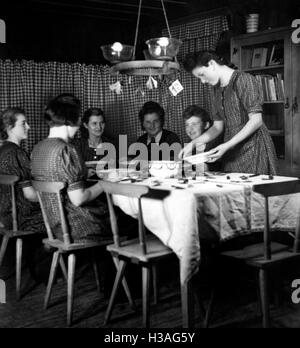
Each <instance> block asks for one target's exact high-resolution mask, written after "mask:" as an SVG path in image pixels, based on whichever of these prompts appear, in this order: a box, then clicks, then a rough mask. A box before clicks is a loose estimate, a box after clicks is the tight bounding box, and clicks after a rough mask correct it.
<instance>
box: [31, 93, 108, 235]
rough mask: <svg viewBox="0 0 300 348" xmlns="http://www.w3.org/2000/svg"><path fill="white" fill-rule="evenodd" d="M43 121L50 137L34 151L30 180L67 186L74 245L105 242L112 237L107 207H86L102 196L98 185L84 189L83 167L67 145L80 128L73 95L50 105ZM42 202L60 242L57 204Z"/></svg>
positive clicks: (101, 204) (49, 199)
mask: <svg viewBox="0 0 300 348" xmlns="http://www.w3.org/2000/svg"><path fill="white" fill-rule="evenodd" d="M45 119H46V122H47V123H48V125H49V127H50V131H49V136H48V138H46V139H45V140H42V141H41V142H39V143H38V144H37V145H35V147H34V149H33V152H32V163H31V166H32V176H33V178H34V179H35V180H40V181H59V182H64V183H65V184H66V191H64V194H63V200H64V206H65V209H66V211H67V215H68V221H69V228H70V234H71V236H72V238H73V240H74V241H75V242H76V241H83V240H101V239H102V238H105V239H106V238H107V236H111V231H110V227H109V226H110V225H109V215H108V209H107V206H106V204H105V203H104V202H103V201H100V200H99V201H98V204H97V207H95V206H90V205H89V203H90V202H92V201H93V200H95V199H96V198H97V197H98V196H99V195H100V194H101V193H102V192H103V190H102V187H101V184H100V183H99V182H98V183H96V184H94V185H92V186H91V187H88V188H86V186H85V179H86V170H85V167H84V163H83V161H82V159H81V158H80V156H79V154H78V152H77V150H76V148H75V146H74V145H73V144H71V143H70V140H71V139H72V138H73V137H74V136H75V133H76V132H77V131H78V129H79V126H80V102H79V100H78V99H77V98H76V97H75V96H72V95H63V96H58V97H56V98H55V99H53V100H51V101H50V102H49V104H48V106H47V108H46V111H45ZM45 195H46V194H45ZM43 199H44V203H45V207H46V211H47V213H48V214H49V216H50V218H49V221H50V223H51V226H52V227H54V228H55V231H56V237H57V238H59V239H61V238H62V235H61V229H60V228H59V226H60V221H59V207H58V203H57V201H56V199H55V197H54V196H53V195H52V194H48V195H47V197H45V196H44V198H43Z"/></svg>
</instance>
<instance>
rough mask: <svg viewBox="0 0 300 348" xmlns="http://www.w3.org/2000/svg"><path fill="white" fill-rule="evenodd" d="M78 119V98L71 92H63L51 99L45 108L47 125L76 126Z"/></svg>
mask: <svg viewBox="0 0 300 348" xmlns="http://www.w3.org/2000/svg"><path fill="white" fill-rule="evenodd" d="M79 119H80V100H79V99H78V98H76V97H75V96H74V95H73V94H69V93H64V94H60V95H58V96H57V97H55V98H54V99H52V100H51V101H50V102H49V103H48V105H47V107H46V110H45V120H46V122H47V123H48V125H49V127H55V126H58V127H59V126H76V125H77V124H78V121H79Z"/></svg>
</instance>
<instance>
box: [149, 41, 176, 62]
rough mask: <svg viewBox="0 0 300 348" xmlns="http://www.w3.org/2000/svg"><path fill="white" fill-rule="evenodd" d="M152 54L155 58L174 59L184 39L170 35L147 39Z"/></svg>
mask: <svg viewBox="0 0 300 348" xmlns="http://www.w3.org/2000/svg"><path fill="white" fill-rule="evenodd" d="M146 44H147V45H148V50H149V53H150V54H151V56H152V57H153V58H155V59H161V60H172V59H173V58H174V57H175V56H176V55H177V53H178V51H179V47H180V46H181V45H182V41H181V40H178V39H174V38H168V37H158V38H154V39H149V40H147V41H146Z"/></svg>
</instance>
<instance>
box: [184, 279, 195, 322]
mask: <svg viewBox="0 0 300 348" xmlns="http://www.w3.org/2000/svg"><path fill="white" fill-rule="evenodd" d="M181 308H182V327H183V328H192V327H194V298H193V292H192V282H191V281H187V282H186V283H185V284H182V285H181Z"/></svg>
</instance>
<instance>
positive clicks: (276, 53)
mask: <svg viewBox="0 0 300 348" xmlns="http://www.w3.org/2000/svg"><path fill="white" fill-rule="evenodd" d="M279 64H284V47H283V43H281V42H280V43H276V44H274V45H273V46H272V49H271V54H270V59H269V64H268V65H279Z"/></svg>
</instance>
